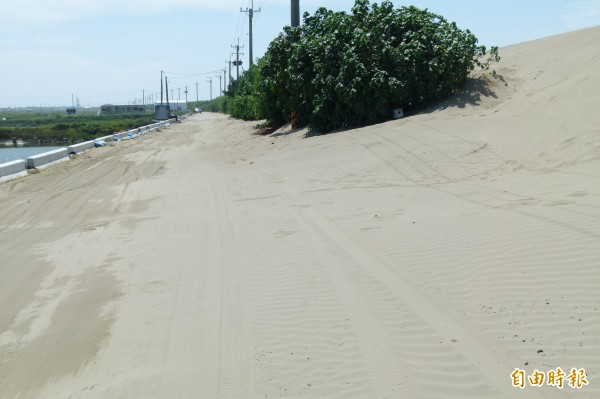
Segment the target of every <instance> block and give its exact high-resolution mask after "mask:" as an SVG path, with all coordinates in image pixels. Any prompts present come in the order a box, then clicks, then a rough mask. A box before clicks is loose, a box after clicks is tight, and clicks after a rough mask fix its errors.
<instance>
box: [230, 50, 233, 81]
mask: <svg viewBox="0 0 600 399" xmlns="http://www.w3.org/2000/svg"><path fill="white" fill-rule="evenodd" d="M232 80H233V76H231V55H229V84H231V81H232Z"/></svg>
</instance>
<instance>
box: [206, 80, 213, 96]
mask: <svg viewBox="0 0 600 399" xmlns="http://www.w3.org/2000/svg"><path fill="white" fill-rule="evenodd" d="M206 81H207V82H209V83H210V101H212V78H208V79H206Z"/></svg>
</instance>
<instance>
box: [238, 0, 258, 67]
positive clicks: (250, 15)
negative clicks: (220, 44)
mask: <svg viewBox="0 0 600 399" xmlns="http://www.w3.org/2000/svg"><path fill="white" fill-rule="evenodd" d="M250 4H251V7H250V8H246V9H245V10H242V9H241V8H240V12H245V13H246V14H248V18H249V20H250V22H249V23H248V36H249V43H250V45H249V53H250V54H249V56H250V57H249V58H250V63H249V64H248V67H251V66H252V65H254V60H253V59H252V19H253V18H254V13H256V12H260V8H259V9H258V10H255V9H254V0H251V3H250Z"/></svg>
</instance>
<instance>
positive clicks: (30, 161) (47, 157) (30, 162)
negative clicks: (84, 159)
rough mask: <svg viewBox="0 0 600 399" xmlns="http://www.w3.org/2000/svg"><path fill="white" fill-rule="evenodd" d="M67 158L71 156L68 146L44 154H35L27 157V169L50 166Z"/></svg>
mask: <svg viewBox="0 0 600 399" xmlns="http://www.w3.org/2000/svg"><path fill="white" fill-rule="evenodd" d="M67 158H69V150H67V148H66V147H65V148H59V149H58V150H54V151H48V152H44V153H43V154H38V155H33V156H31V157H29V158H27V169H38V168H40V167H42V166H48V165H50V164H52V163H55V162H58V161H62V160H63V159H67Z"/></svg>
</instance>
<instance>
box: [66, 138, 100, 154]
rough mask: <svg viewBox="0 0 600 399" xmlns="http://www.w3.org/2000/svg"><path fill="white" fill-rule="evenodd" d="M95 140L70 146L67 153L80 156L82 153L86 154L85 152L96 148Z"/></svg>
mask: <svg viewBox="0 0 600 399" xmlns="http://www.w3.org/2000/svg"><path fill="white" fill-rule="evenodd" d="M94 147H95V145H94V140H90V141H84V142H83V143H79V144H74V145H70V146H68V147H67V151H68V152H69V154H72V153H75V154H79V153H80V152H84V151H85V150H89V149H90V148H94Z"/></svg>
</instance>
